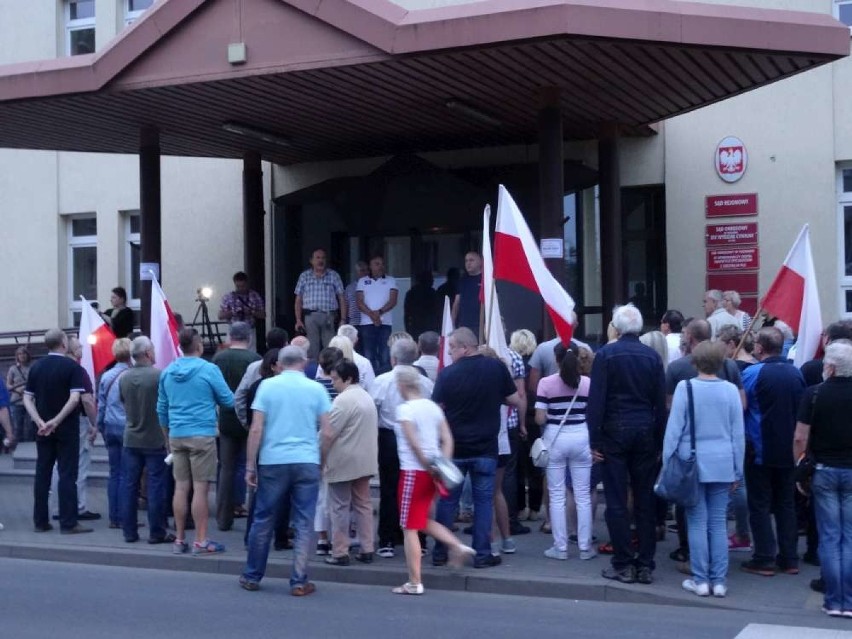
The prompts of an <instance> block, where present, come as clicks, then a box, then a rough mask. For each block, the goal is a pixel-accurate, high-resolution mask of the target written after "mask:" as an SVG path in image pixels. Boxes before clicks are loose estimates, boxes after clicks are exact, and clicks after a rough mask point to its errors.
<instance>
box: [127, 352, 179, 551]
mask: <svg viewBox="0 0 852 639" xmlns="http://www.w3.org/2000/svg"><path fill="white" fill-rule="evenodd" d="M130 352H131V354H132V355H133V361H134V362H135V364H134V366H133V368H131V369H130V370H128V371H127V372H126V373H124V374H123V375H122V376H121V379H120V380H119V382H118V388H119V393H120V396H121V401H122V402H124V410H125V413H126V415H127V423H126V425H125V428H124V449H123V451H122V460H121V465H122V468H123V469H124V477H122V480H121V495H122V497H121V502H122V506H123V508H122V513H121V528H122V530H123V531H124V541H126V542H128V543H131V542H134V541H137V540H138V539H139V532H138V529H137V527H136V524H137V518H136V502H137V499H138V498H139V482H140V481H141V479H142V470H143V469H144V470H145V473H146V477H147V495H148V543H149V544H169V543H172V542H173V541H174V540H175V537H174V535H172V534H170V533H168V532H167V531H166V527H165V523H166V507H167V501H166V500H167V499H168V490H167V488H166V486H167V478H166V463H165V459H166V436H165V433H164V432H163V429H162V428H160V420H159V418H158V417H157V394H158V391H159V385H160V371H158V370H157V369H156V368H154V361H155V359H154V345H153V344H152V343H151V340H150V339H148V338H147V337H145V336H142V337H137V338H136V339H134V340H133V346H132V347H131V351H130Z"/></svg>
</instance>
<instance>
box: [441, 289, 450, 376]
mask: <svg viewBox="0 0 852 639" xmlns="http://www.w3.org/2000/svg"><path fill="white" fill-rule="evenodd" d="M452 332H453V314H452V312H451V311H450V298H449V297H444V320H443V322H442V323H441V341H440V351H439V352H440V353H441V355H440V359H439V361H438V370H439V371H440V370H441V369H443V368H446V367H447V366H449V365H450V364H452V363H453V358H452V357H450V333H452Z"/></svg>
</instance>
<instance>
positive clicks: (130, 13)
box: [124, 0, 157, 26]
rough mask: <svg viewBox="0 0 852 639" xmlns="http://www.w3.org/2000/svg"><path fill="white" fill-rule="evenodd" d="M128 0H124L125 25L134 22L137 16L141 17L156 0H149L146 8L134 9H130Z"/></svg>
mask: <svg viewBox="0 0 852 639" xmlns="http://www.w3.org/2000/svg"><path fill="white" fill-rule="evenodd" d="M130 1H131V0H124V25H125V26H130V25H131V24H133V23H134V22H136V21H137V20H138V19H139V18H141V17H142V15H143V14H144V13H145V12H146V11H148V9H151V8H152V7H153V6H154V3H155V2H156V1H157V0H151V6H150V7H148V8H146V9H136V10H135V11H134V10H131V8H130Z"/></svg>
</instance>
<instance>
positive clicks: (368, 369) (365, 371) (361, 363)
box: [337, 324, 376, 393]
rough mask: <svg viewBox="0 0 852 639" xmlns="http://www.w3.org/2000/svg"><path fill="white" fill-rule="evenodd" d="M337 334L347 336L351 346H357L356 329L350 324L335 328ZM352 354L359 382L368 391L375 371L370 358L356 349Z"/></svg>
mask: <svg viewBox="0 0 852 639" xmlns="http://www.w3.org/2000/svg"><path fill="white" fill-rule="evenodd" d="M337 334H338V335H339V336H341V337H348V338H349V341H350V342H352V348H353V349H355V348H357V346H358V329H357V328H355V327H354V326H352V324H342V325H341V326H340V328H338V329H337ZM352 355H353V357H354V358H355V366H357V367H358V374H359V375H360V382H359V383H360V384H361V387H362V388H363V389H364V390H365V391H367V392H368V393H369V392H370V386H372V385H373V381H374V380H375V379H376V372H375V371H374V370H373V365H372V364H371V363H370V360H368V359H367V358H366V357H364V356H363V355H361V353H359V352H358V351H357V350H356V351H355V352H354V353H353V354H352Z"/></svg>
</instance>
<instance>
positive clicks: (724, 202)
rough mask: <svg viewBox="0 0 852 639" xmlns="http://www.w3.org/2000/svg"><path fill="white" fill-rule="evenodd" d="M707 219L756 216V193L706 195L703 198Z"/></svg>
mask: <svg viewBox="0 0 852 639" xmlns="http://www.w3.org/2000/svg"><path fill="white" fill-rule="evenodd" d="M704 209H705V211H706V213H707V217H727V216H737V215H757V193H736V194H730V195H708V196H707V197H706V198H704Z"/></svg>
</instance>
